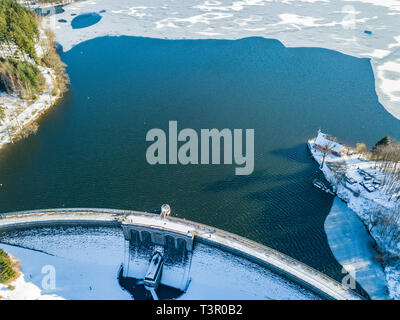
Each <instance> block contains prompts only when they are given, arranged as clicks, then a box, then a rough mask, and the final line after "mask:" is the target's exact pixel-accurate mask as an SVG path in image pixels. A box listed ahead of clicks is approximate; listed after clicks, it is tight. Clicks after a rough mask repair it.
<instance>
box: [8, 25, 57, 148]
mask: <svg viewBox="0 0 400 320" xmlns="http://www.w3.org/2000/svg"><path fill="white" fill-rule="evenodd" d="M40 36H41V39H42V41H43V40H45V37H46V36H45V33H44V31H43V28H40ZM43 51H44V49H43V47H42V46H41V45H40V44H39V43H38V44H37V45H36V53H37V54H38V56H39V57H40V56H42V55H43ZM32 62H33V61H32ZM38 68H39V70H40V71H41V73H42V74H43V77H44V79H45V89H44V91H43V93H42V94H41V95H40V96H38V98H37V100H36V101H34V102H31V101H26V100H24V99H21V98H20V97H19V96H18V95H17V94H16V93H14V94H11V95H10V94H7V93H6V92H0V106H2V107H4V112H5V119H4V121H1V122H0V147H1V146H2V145H4V144H7V143H10V142H11V140H10V136H9V134H10V133H11V131H10V128H13V127H14V128H17V130H20V128H23V127H24V126H25V125H27V124H28V123H30V122H32V121H34V120H35V119H37V118H38V117H39V116H40V115H41V114H42V112H43V111H45V110H47V109H48V108H50V107H51V106H52V105H53V104H54V103H55V102H56V101H57V99H58V98H59V96H58V95H53V89H54V84H53V81H54V80H55V77H56V76H55V73H54V71H53V70H52V69H50V68H46V67H43V66H38ZM18 110H19V111H18ZM21 111H22V112H21ZM16 112H17V113H18V116H17V117H15V113H16ZM7 127H9V128H7ZM14 133H15V132H14Z"/></svg>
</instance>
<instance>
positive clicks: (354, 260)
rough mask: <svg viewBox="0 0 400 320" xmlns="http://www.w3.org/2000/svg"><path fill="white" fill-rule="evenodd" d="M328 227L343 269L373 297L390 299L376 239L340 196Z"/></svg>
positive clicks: (334, 205)
mask: <svg viewBox="0 0 400 320" xmlns="http://www.w3.org/2000/svg"><path fill="white" fill-rule="evenodd" d="M324 228H325V233H326V236H327V238H328V243H329V247H330V248H331V250H332V253H333V255H334V256H335V258H336V260H337V261H338V262H339V263H340V264H341V265H342V266H343V268H344V269H346V271H347V272H349V273H350V274H351V275H352V277H353V278H354V279H355V280H356V281H357V282H358V283H359V284H360V285H361V286H362V287H363V289H364V290H365V291H366V292H367V293H368V294H369V296H370V297H371V299H373V300H375V299H379V300H389V299H390V297H389V296H388V289H387V286H386V280H385V274H384V272H383V269H382V266H381V265H380V264H379V263H378V262H377V261H376V259H375V257H376V256H377V255H378V253H377V251H376V250H375V249H374V247H373V245H374V240H373V238H372V237H371V236H370V235H369V233H368V232H367V229H366V228H365V226H364V224H363V222H362V221H361V220H360V218H359V217H358V216H357V214H356V213H355V212H354V211H353V210H351V209H350V208H349V207H348V206H347V204H346V203H345V202H343V201H342V200H341V199H340V198H338V197H335V199H334V200H333V204H332V208H331V211H330V212H329V215H328V216H327V217H326V220H325V223H324Z"/></svg>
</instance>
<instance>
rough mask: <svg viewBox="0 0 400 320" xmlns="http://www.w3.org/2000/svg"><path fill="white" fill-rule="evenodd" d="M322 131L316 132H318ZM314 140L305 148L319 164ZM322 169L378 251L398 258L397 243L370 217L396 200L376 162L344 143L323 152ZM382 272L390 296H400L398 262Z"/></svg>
mask: <svg viewBox="0 0 400 320" xmlns="http://www.w3.org/2000/svg"><path fill="white" fill-rule="evenodd" d="M321 134H322V133H319V135H321ZM316 141H318V139H311V140H309V141H308V148H309V150H310V152H311V155H312V156H313V158H314V159H315V160H316V161H317V162H318V164H319V165H320V166H321V164H322V163H323V159H324V151H323V150H321V147H320V146H317V145H316V143H315V142H316ZM326 141H327V142H326V144H325V146H327V147H328V149H329V144H330V143H331V142H329V140H326ZM321 171H322V172H323V174H324V176H325V178H326V180H327V181H328V182H329V183H330V184H331V185H332V186H333V188H334V189H335V191H336V195H337V196H338V197H339V198H340V199H341V200H343V201H344V202H346V203H347V206H348V207H349V208H350V209H351V210H353V211H354V212H355V213H356V214H357V215H358V217H359V218H360V219H361V221H362V222H363V223H364V225H365V226H366V228H367V229H368V230H369V232H370V234H371V236H372V237H373V238H374V240H375V241H376V244H377V247H378V248H379V250H380V251H381V252H383V253H386V254H388V255H389V256H392V257H398V256H399V253H400V244H399V242H398V241H395V242H393V241H388V240H387V238H386V237H385V235H383V234H382V232H381V229H380V228H379V226H376V227H375V225H376V222H375V221H374V220H373V218H374V217H377V218H384V217H385V216H386V215H388V214H390V213H391V212H393V211H395V210H396V207H397V201H395V200H393V199H392V196H391V195H390V194H387V193H386V192H385V191H384V188H382V182H383V181H385V177H384V174H383V173H382V172H380V171H379V170H378V169H377V168H376V165H375V162H374V161H370V160H368V159H366V158H365V157H364V156H362V155H361V154H357V153H354V152H352V151H351V149H349V148H348V147H346V146H343V148H342V152H341V154H340V155H334V154H332V153H330V152H327V153H326V155H325V161H324V164H323V167H322V168H321ZM346 217H347V215H346ZM395 260H396V259H395ZM385 275H386V281H387V283H388V287H389V295H390V297H391V298H393V299H400V276H399V275H400V264H398V263H396V264H395V265H386V266H385Z"/></svg>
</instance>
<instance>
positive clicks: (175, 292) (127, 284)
mask: <svg viewBox="0 0 400 320" xmlns="http://www.w3.org/2000/svg"><path fill="white" fill-rule="evenodd" d="M118 283H119V285H120V286H121V287H122V288H123V289H124V290H126V291H128V292H129V293H130V294H131V296H132V298H133V299H134V300H153V298H152V296H151V294H150V293H149V291H147V290H146V289H145V287H144V285H143V279H135V278H125V277H123V276H122V270H121V271H120V273H119V275H118ZM182 294H183V291H181V290H179V289H176V288H173V287H170V286H166V285H164V284H160V285H159V286H158V288H157V296H158V298H159V299H160V300H172V299H176V298H179V297H180V296H181V295H182Z"/></svg>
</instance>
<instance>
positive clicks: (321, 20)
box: [50, 0, 400, 118]
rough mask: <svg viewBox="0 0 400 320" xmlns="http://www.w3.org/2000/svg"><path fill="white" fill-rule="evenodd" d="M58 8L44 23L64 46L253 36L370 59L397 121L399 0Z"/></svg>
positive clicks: (148, 0) (137, 0)
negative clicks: (89, 16)
mask: <svg viewBox="0 0 400 320" xmlns="http://www.w3.org/2000/svg"><path fill="white" fill-rule="evenodd" d="M64 9H65V12H64V13H62V14H57V15H55V16H53V17H52V18H51V20H50V25H51V27H52V28H53V30H54V31H55V33H56V35H57V41H58V42H59V43H60V44H61V45H62V46H63V48H64V50H65V51H68V50H69V49H71V47H73V46H74V45H76V44H78V43H80V42H82V41H86V40H89V39H93V38H96V37H100V36H106V35H111V36H118V35H131V36H143V37H154V38H168V39H184V38H189V39H205V38H215V39H238V38H243V37H250V36H261V37H266V38H274V39H278V40H280V41H281V42H282V43H283V44H284V45H285V46H290V47H323V48H327V49H332V50H337V51H340V52H343V53H345V54H349V55H353V56H356V57H359V58H370V59H371V64H372V68H373V70H374V74H375V81H376V90H377V94H378V97H379V101H380V102H381V103H382V104H383V106H384V107H385V108H386V109H387V110H388V111H389V112H390V113H392V114H393V115H394V116H396V117H397V118H400V1H399V0H385V1H383V0H281V1H278V0H189V1H179V0H95V1H93V0H89V1H84V2H77V3H73V4H71V5H68V6H66V7H65V8H64ZM102 10H105V12H102V13H101V15H102V19H101V20H100V22H98V23H97V24H95V25H92V26H90V27H88V28H84V29H72V27H71V24H70V22H71V20H72V19H73V18H74V16H75V15H79V14H82V13H89V12H97V13H99V12H101V11H102ZM72 15H74V16H72ZM61 19H63V20H65V21H66V22H59V20H61Z"/></svg>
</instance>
